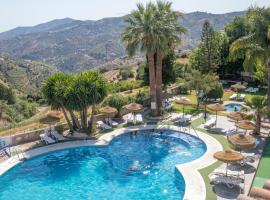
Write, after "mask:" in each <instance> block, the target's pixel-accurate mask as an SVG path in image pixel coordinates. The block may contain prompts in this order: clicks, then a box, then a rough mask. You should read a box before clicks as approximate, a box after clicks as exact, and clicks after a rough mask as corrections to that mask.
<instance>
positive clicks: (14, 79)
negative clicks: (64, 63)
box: [0, 56, 57, 94]
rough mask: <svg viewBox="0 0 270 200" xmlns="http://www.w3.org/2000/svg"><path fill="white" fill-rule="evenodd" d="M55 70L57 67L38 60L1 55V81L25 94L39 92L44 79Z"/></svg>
mask: <svg viewBox="0 0 270 200" xmlns="http://www.w3.org/2000/svg"><path fill="white" fill-rule="evenodd" d="M55 72H57V69H56V67H53V66H50V65H47V64H43V63H40V62H37V61H30V60H23V59H14V58H11V57H9V56H0V82H1V83H3V82H4V83H5V84H6V85H9V86H10V87H11V88H13V89H16V90H18V91H20V92H22V93H25V94H32V93H35V92H38V91H39V87H40V85H41V83H42V81H43V80H44V79H45V78H46V77H48V75H50V74H52V73H55Z"/></svg>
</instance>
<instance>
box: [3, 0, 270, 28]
mask: <svg viewBox="0 0 270 200" xmlns="http://www.w3.org/2000/svg"><path fill="white" fill-rule="evenodd" d="M137 2H147V0H0V5H1V7H0V8H1V11H0V32H2V31H6V30H8V29H12V28H15V27H17V26H33V25H36V24H39V23H43V22H47V21H50V20H53V19H61V18H65V17H70V18H74V19H81V20H86V19H93V20H96V19H101V18H104V17H114V16H122V15H125V14H128V13H129V12H130V11H131V10H133V9H135V8H136V3H137ZM172 2H173V7H174V9H176V10H180V11H182V12H192V11H207V12H211V13H226V12H231V11H241V10H245V9H247V8H248V7H249V6H250V5H258V6H270V0H172Z"/></svg>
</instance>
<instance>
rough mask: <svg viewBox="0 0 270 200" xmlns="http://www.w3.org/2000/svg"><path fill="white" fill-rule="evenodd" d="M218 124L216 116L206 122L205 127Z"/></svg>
mask: <svg viewBox="0 0 270 200" xmlns="http://www.w3.org/2000/svg"><path fill="white" fill-rule="evenodd" d="M215 124H216V120H215V119H214V118H210V119H209V120H208V121H206V122H205V123H204V128H211V127H213V126H214V125H215Z"/></svg>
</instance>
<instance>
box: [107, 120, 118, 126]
mask: <svg viewBox="0 0 270 200" xmlns="http://www.w3.org/2000/svg"><path fill="white" fill-rule="evenodd" d="M105 122H106V124H108V125H110V126H112V127H115V126H118V123H117V122H115V121H113V120H112V119H111V118H106V119H105Z"/></svg>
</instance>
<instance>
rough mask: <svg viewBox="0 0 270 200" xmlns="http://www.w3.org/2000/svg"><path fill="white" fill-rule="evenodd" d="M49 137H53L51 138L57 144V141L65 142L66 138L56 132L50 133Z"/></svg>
mask: <svg viewBox="0 0 270 200" xmlns="http://www.w3.org/2000/svg"><path fill="white" fill-rule="evenodd" d="M51 135H52V136H53V138H54V139H55V140H56V141H57V142H58V141H63V140H66V138H64V136H63V135H61V134H59V133H57V131H52V133H51Z"/></svg>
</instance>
